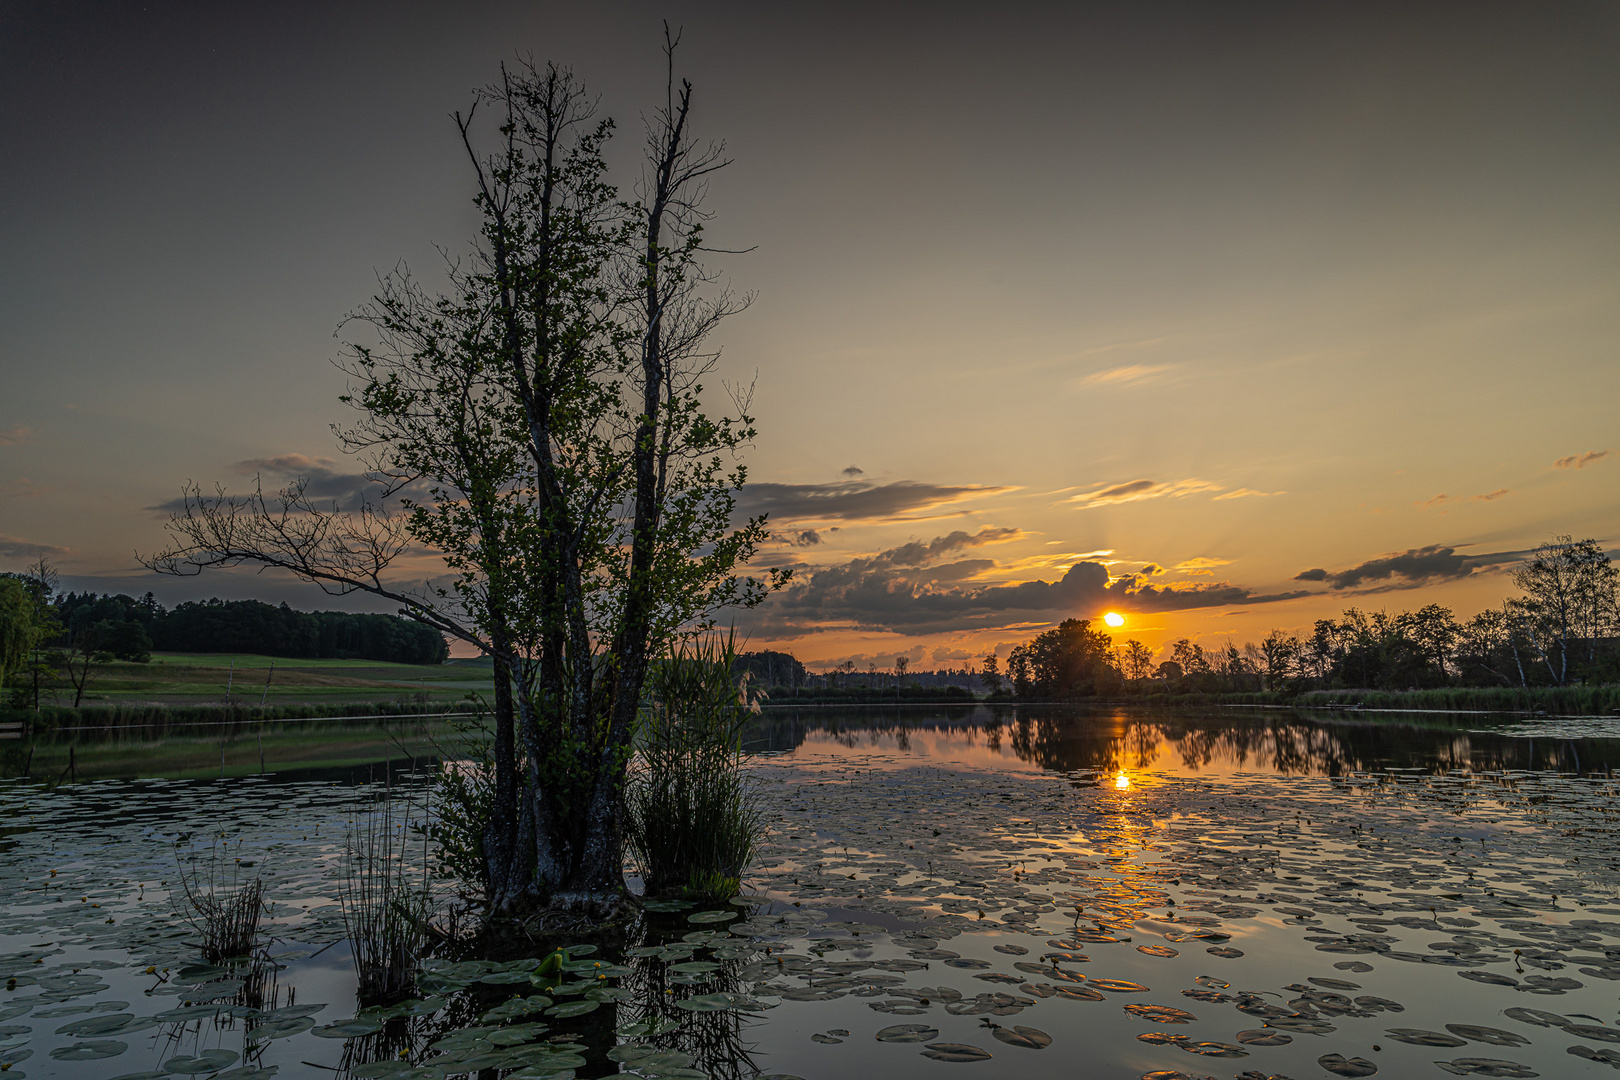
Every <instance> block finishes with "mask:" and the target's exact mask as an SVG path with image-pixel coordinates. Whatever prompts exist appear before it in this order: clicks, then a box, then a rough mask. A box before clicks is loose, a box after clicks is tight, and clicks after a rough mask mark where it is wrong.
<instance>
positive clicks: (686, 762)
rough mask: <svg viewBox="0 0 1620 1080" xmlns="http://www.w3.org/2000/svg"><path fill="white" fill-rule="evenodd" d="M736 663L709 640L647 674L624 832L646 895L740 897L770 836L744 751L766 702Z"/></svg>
mask: <svg viewBox="0 0 1620 1080" xmlns="http://www.w3.org/2000/svg"><path fill="white" fill-rule="evenodd" d="M735 658H736V651H735V646H734V642H733V641H732V640H730V639H729V638H728V639H726V640H724V641H722V640H721V639H718V638H709V639H705V640H700V641H697V642H694V643H691V644H683V645H680V646H677V648H676V649H675V650H674V651H673V652H672V654H671V655H670V656H669V657H667V658H666V659H664V660H663V661H662V662H660V663H659V664H658V665H657V666H655V667H654V669H653V670H652V671H651V672H650V673H649V676H648V683H649V695H648V705H647V708H646V710H645V711H644V713H643V717H642V726H641V731H640V739H639V744H638V747H637V756H636V759H635V761H634V763H633V765H632V768H631V773H630V781H629V786H628V789H627V792H626V811H627V812H626V830H625V839H626V841H627V842H628V844H629V847H630V850H631V853H632V854H633V855H634V857H635V859H636V861H637V862H638V863H639V865H640V869H641V874H642V879H643V881H644V882H645V885H646V891H647V894H648V895H649V896H656V895H661V894H672V893H681V894H684V895H687V896H690V897H693V898H695V899H705V900H720V899H725V898H728V897H731V896H734V895H736V893H737V890H738V887H739V882H740V880H741V876H742V871H743V868H744V867H745V866H747V865H748V862H749V860H750V859H751V858H752V857H753V854H754V849H755V847H756V846H757V845H758V843H759V839H760V837H761V835H762V834H763V832H764V819H763V816H762V813H761V811H760V808H759V805H758V800H757V798H756V796H755V793H754V791H753V787H752V781H751V780H750V778H749V777H748V775H747V773H746V771H745V764H746V761H747V754H746V752H745V751H744V750H743V747H742V734H743V728H744V726H745V725H746V724H747V722H748V721H749V719H750V718H751V717H752V716H753V714H754V713H755V712H757V711H758V707H759V700H758V696H757V695H754V694H751V693H750V692H749V688H748V681H747V676H746V675H745V676H743V677H742V678H741V679H738V678H737V677H735V675H734V674H733V661H734V660H735Z"/></svg>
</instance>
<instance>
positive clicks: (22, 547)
mask: <svg viewBox="0 0 1620 1080" xmlns="http://www.w3.org/2000/svg"><path fill="white" fill-rule="evenodd" d="M72 553H73V549H72V548H65V547H57V546H56V545H54V544H39V543H35V542H34V541H32V540H24V539H22V538H21V537H19V536H7V535H5V534H4V533H0V555H7V556H10V557H12V558H22V559H33V558H38V557H39V556H41V555H71V554H72Z"/></svg>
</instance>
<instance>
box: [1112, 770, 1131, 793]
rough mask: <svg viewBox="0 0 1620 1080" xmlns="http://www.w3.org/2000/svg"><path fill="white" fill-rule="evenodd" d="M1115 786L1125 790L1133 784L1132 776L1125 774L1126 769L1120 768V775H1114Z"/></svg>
mask: <svg viewBox="0 0 1620 1080" xmlns="http://www.w3.org/2000/svg"><path fill="white" fill-rule="evenodd" d="M1114 786H1115V787H1116V788H1118V789H1119V790H1120V791H1124V790H1126V789H1127V788H1129V787H1130V786H1131V778H1130V777H1128V776H1126V775H1125V772H1124V770H1120V773H1119V775H1117V776H1115V777H1114Z"/></svg>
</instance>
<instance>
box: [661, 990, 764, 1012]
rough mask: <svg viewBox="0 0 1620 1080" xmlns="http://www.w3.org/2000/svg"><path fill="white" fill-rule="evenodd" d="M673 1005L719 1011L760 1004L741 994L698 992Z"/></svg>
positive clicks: (689, 1010) (697, 1009)
mask: <svg viewBox="0 0 1620 1080" xmlns="http://www.w3.org/2000/svg"><path fill="white" fill-rule="evenodd" d="M783 996H784V997H785V996H786V995H783ZM675 1007H676V1008H678V1009H685V1010H686V1011H687V1012H721V1011H723V1010H726V1009H738V1010H746V1009H758V1008H759V1007H760V1004H759V1002H757V1001H755V1000H754V999H753V998H748V997H743V996H742V995H741V994H699V995H697V996H696V997H689V998H682V999H681V1000H680V1001H677V1002H676V1003H675Z"/></svg>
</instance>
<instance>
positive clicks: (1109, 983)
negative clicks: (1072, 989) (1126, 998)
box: [1086, 979, 1148, 994]
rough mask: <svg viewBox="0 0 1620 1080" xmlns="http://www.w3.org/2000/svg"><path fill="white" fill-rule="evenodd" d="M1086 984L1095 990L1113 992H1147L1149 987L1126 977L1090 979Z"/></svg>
mask: <svg viewBox="0 0 1620 1080" xmlns="http://www.w3.org/2000/svg"><path fill="white" fill-rule="evenodd" d="M1086 985H1087V986H1089V987H1091V988H1092V989H1094V990H1107V991H1108V992H1109V993H1111V994H1145V993H1147V992H1148V988H1147V987H1145V986H1143V985H1142V984H1141V983H1138V982H1130V981H1128V980H1126V979H1089V980H1087V982H1086Z"/></svg>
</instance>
